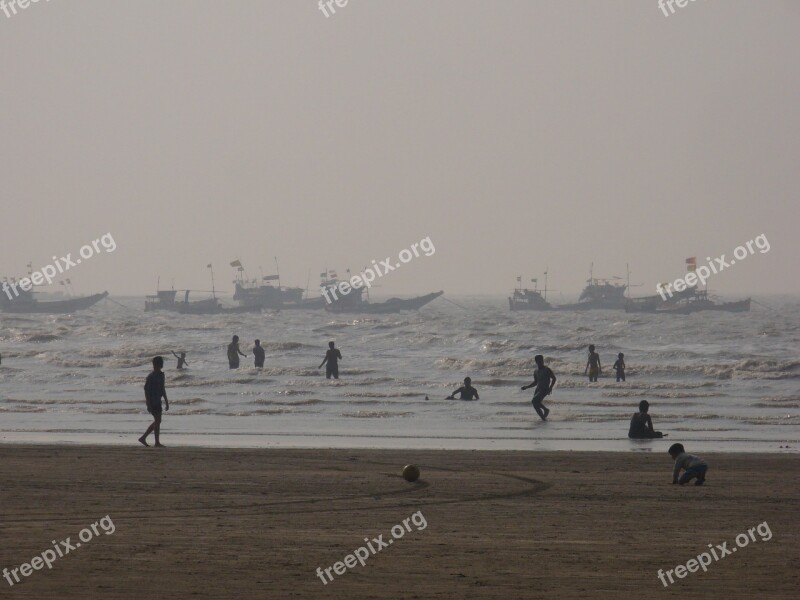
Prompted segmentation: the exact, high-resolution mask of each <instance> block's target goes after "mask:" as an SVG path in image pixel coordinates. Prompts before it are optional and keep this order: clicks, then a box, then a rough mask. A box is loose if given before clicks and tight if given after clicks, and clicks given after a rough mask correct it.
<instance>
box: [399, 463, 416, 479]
mask: <svg viewBox="0 0 800 600" xmlns="http://www.w3.org/2000/svg"><path fill="white" fill-rule="evenodd" d="M403 479H405V480H406V481H416V480H417V479H419V467H418V466H417V465H406V466H405V467H403Z"/></svg>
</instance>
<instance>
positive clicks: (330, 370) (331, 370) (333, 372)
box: [325, 365, 339, 379]
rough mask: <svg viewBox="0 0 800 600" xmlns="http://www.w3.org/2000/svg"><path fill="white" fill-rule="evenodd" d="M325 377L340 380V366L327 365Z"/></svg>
mask: <svg viewBox="0 0 800 600" xmlns="http://www.w3.org/2000/svg"><path fill="white" fill-rule="evenodd" d="M325 377H327V378H328V379H330V378H331V377H333V378H334V379H339V365H325Z"/></svg>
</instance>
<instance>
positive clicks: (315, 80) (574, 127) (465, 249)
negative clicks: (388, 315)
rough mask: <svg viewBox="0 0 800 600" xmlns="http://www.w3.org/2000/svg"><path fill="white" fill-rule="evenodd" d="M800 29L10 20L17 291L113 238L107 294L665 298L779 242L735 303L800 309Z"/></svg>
mask: <svg viewBox="0 0 800 600" xmlns="http://www.w3.org/2000/svg"><path fill="white" fill-rule="evenodd" d="M798 30H800V3H798V2H793V1H791V0H764V1H759V2H753V1H752V0H741V1H737V0H725V1H724V2H723V1H722V0H697V1H696V2H694V1H693V2H690V3H689V5H688V6H686V7H684V8H677V9H676V13H675V14H673V15H671V16H669V17H665V16H664V14H663V13H662V12H661V10H660V9H659V8H658V3H657V0H624V1H623V0H619V1H600V0H591V1H590V0H586V1H578V0H553V1H540V0H528V1H522V0H495V1H492V2H489V1H476V0H435V1H431V0H402V1H400V0H394V1H383V0H350V2H349V3H348V5H347V6H345V7H343V8H337V9H336V14H335V15H331V16H330V17H328V18H326V17H325V15H324V14H323V13H322V12H321V11H320V10H319V9H318V6H317V2H316V0H281V1H277V0H275V1H255V0H241V1H225V2H221V1H210V0H170V1H169V2H164V1H163V0H160V1H155V0H135V1H134V0H124V1H123V0H52V1H51V2H49V3H45V2H39V3H38V4H32V5H30V6H29V7H28V8H27V9H25V10H22V11H19V13H18V14H17V15H15V16H12V17H11V18H6V16H5V15H4V14H2V13H1V12H0V65H1V66H0V68H1V69H2V79H1V80H0V81H2V83H1V84H0V195H1V196H2V220H1V221H0V222H1V223H2V233H1V234H0V239H2V246H1V247H0V275H8V276H11V275H16V276H19V275H22V274H24V272H25V264H26V263H28V262H29V261H33V264H34V268H39V267H41V266H43V265H44V264H46V263H48V262H50V261H51V257H52V256H53V255H58V256H61V255H65V254H66V253H67V252H72V253H73V256H74V255H75V254H77V251H78V248H80V246H82V245H83V244H85V243H86V242H90V241H91V240H93V239H95V238H98V237H99V236H100V235H102V234H104V233H106V232H111V233H112V234H113V237H114V239H115V240H116V242H117V245H118V248H117V250H116V251H115V252H114V253H112V254H104V255H101V256H98V257H95V258H92V259H91V260H89V261H86V262H84V263H83V264H81V265H79V266H77V267H76V268H74V269H73V270H71V271H70V272H69V274H70V276H71V279H72V281H73V283H74V284H75V285H76V288H77V289H79V290H80V291H83V292H89V291H98V290H103V289H107V290H109V291H111V292H112V293H118V294H134V293H141V294H144V293H152V291H153V290H154V289H155V287H156V279H157V277H158V276H159V275H160V276H161V282H162V287H163V286H166V287H168V285H169V283H171V282H172V280H174V283H175V286H176V287H178V288H185V287H194V288H207V287H208V285H209V283H208V270H207V269H206V265H207V264H208V263H213V264H214V267H215V271H216V275H217V283H218V286H220V287H222V288H224V289H228V290H231V289H232V285H231V284H230V281H231V280H232V278H233V269H232V268H230V267H229V266H228V263H229V262H230V261H232V260H234V259H236V258H241V260H242V262H243V263H244V265H245V267H247V268H248V271H249V272H250V273H252V274H253V275H257V274H258V268H259V266H262V267H263V268H264V272H265V274H267V273H271V272H272V271H273V268H272V265H273V257H274V256H278V258H279V260H280V264H281V273H282V275H283V277H284V283H289V284H296V285H301V286H305V285H306V281H307V277H308V273H309V272H310V273H311V276H312V277H311V283H312V286H314V285H315V284H316V283H318V278H317V275H318V274H319V273H320V272H321V271H322V270H323V269H324V268H325V266H326V265H327V267H328V268H331V269H336V270H337V271H338V272H339V274H340V275H341V274H342V273H343V272H344V270H345V269H346V268H347V267H350V268H351V269H353V271H356V270H358V269H360V268H361V267H363V266H365V265H367V264H370V263H371V260H372V259H377V260H382V259H384V258H385V257H387V256H392V257H393V262H394V257H396V256H397V253H398V252H399V251H400V250H402V249H403V248H405V247H408V246H409V245H410V244H412V243H414V242H418V241H419V240H421V239H422V238H425V237H430V238H431V239H432V241H433V243H434V245H435V248H436V253H435V255H433V256H432V257H429V258H423V257H420V258H418V259H414V260H413V261H411V262H410V263H408V264H407V265H405V266H403V267H402V268H401V269H399V270H397V271H395V272H393V273H390V274H388V275H386V277H384V278H382V280H381V281H380V283H381V285H382V288H381V290H380V291H381V293H384V292H385V293H387V294H404V293H416V292H426V291H432V290H439V289H444V290H445V291H447V292H452V293H500V292H508V291H510V289H511V288H513V287H514V285H515V283H516V282H515V278H516V276H517V275H520V274H521V275H523V276H524V277H525V278H530V277H536V276H541V273H542V272H543V271H544V270H545V267H549V270H550V286H551V287H552V288H555V289H557V290H559V291H560V292H562V293H564V294H572V293H577V292H579V291H580V289H581V288H582V287H583V285H584V280H585V279H586V278H587V276H588V272H589V265H590V263H591V262H592V261H593V262H594V270H595V275H596V276H612V275H618V276H624V274H625V263H626V262H629V263H630V264H631V269H632V271H633V275H632V281H633V282H635V283H644V284H645V286H644V287H642V288H636V289H635V290H634V295H643V294H650V293H654V286H655V284H656V282H658V281H667V280H672V279H674V278H676V277H678V276H681V275H682V274H683V273H684V259H685V258H686V257H688V256H697V257H698V260H699V262H704V259H705V257H706V256H718V255H720V254H722V253H725V254H727V255H728V257H730V255H731V253H732V251H733V249H734V248H735V247H736V246H737V245H739V244H742V243H744V242H747V241H748V240H751V239H753V238H754V237H755V236H757V235H759V234H765V235H766V236H767V238H768V240H769V242H770V245H771V250H770V251H769V252H768V253H766V254H760V253H759V254H756V255H755V256H751V257H749V258H748V259H747V260H744V261H741V262H740V263H737V264H736V265H735V266H733V267H731V268H730V269H728V270H726V271H725V272H723V273H721V274H720V275H719V276H718V277H716V278H715V279H713V280H712V282H711V285H710V287H711V288H712V289H714V290H717V291H719V292H720V293H722V294H728V295H736V294H742V293H747V292H768V293H773V292H790V293H800V278H798V276H797V275H798V272H797V267H796V265H797V257H798V254H800V242H799V241H798V239H799V238H798V234H797V227H798V208H797V207H798V197H797V192H798V189H799V188H800V185H798V184H800V169H799V168H798V163H799V162H800V161H798V158H800V152H799V150H800V115H798V106H800V70H799V69H798V58H799V57H800V36H799V35H798V34H797V32H798Z"/></svg>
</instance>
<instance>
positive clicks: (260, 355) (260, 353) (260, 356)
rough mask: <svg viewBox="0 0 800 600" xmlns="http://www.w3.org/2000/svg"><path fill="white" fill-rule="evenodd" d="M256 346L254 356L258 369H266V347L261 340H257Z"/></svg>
mask: <svg viewBox="0 0 800 600" xmlns="http://www.w3.org/2000/svg"><path fill="white" fill-rule="evenodd" d="M255 343H256V345H255V346H253V356H254V357H255V359H256V368H257V369H263V368H264V355H265V353H264V347H263V346H262V345H261V340H256V342H255Z"/></svg>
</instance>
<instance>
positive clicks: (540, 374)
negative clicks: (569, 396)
mask: <svg viewBox="0 0 800 600" xmlns="http://www.w3.org/2000/svg"><path fill="white" fill-rule="evenodd" d="M533 360H535V361H536V370H535V371H534V372H533V382H532V383H531V384H529V385H523V386H522V389H523V390H527V389H528V388H532V387H534V386H536V391H535V392H534V393H533V400H531V402H533V410H535V411H536V414H538V415H539V417H541V419H542V421H547V415H549V414H550V409H549V408H547V407H546V406H545V405H544V404H542V401H543V400H544V399H545V397H547V396H549V395H550V394H552V393H553V386H555V384H556V376H555V375H554V374H553V371H552V370H551V369H550V367H545V366H544V356H542V355H541V354H537V355H536V356H535V357H534V358H533Z"/></svg>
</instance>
